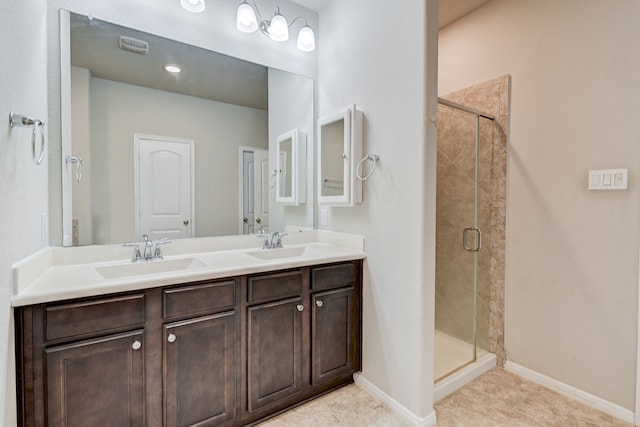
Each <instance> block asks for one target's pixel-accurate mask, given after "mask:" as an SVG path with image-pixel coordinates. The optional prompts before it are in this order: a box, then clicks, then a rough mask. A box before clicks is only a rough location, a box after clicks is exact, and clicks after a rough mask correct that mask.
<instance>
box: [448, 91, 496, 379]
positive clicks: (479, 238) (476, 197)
mask: <svg viewBox="0 0 640 427" xmlns="http://www.w3.org/2000/svg"><path fill="white" fill-rule="evenodd" d="M438 104H441V105H445V106H447V107H449V108H452V109H454V110H459V111H463V112H465V113H470V114H473V115H475V116H476V127H475V162H474V169H475V170H474V212H473V222H474V224H473V226H472V227H465V228H464V229H463V231H462V246H463V248H464V249H465V250H466V251H469V252H472V253H473V314H472V319H473V323H472V327H473V335H472V345H473V360H472V362H475V361H476V360H477V359H478V357H477V356H478V355H477V351H478V262H479V260H478V252H479V251H480V249H481V247H482V232H481V230H480V228H479V227H478V226H479V200H480V197H479V196H480V195H479V180H480V136H481V135H480V118H485V119H488V120H491V121H492V122H495V116H493V115H491V114H487V113H485V112H483V111H480V110H477V109H475V108H472V107H467V106H466V105H462V104H458V103H456V102H453V101H449V100H447V99H444V98H440V97H439V98H438ZM469 232H474V233H476V237H475V240H474V246H473V247H471V246H469V245H468V233H469ZM464 366H466V365H464ZM460 368H462V366H461V367H460ZM460 368H457V369H455V370H454V371H452V372H450V373H448V374H446V375H449V374H451V373H453V372H455V371H457V370H458V369H460ZM446 375H445V376H446Z"/></svg>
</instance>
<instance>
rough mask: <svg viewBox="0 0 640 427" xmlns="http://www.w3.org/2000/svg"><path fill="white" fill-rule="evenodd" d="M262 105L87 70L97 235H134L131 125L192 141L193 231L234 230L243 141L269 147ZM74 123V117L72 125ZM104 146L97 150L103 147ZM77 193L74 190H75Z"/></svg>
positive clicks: (112, 238) (105, 238)
mask: <svg viewBox="0 0 640 427" xmlns="http://www.w3.org/2000/svg"><path fill="white" fill-rule="evenodd" d="M267 116H268V114H267V111H266V110H260V109H256V108H248V107H241V106H238V105H231V104H225V103H222V102H215V101H209V100H205V99H202V98H195V97H192V96H185V95H180V94H175V93H170V92H164V91H159V90H155V89H148V88H143V87H139V86H132V85H128V84H123V83H117V82H113V81H109V80H104V79H98V78H91V129H92V136H91V145H92V151H93V154H94V157H93V159H92V160H93V161H92V163H93V165H94V166H95V167H94V169H93V170H90V169H87V172H88V173H91V174H92V181H93V186H94V188H93V190H94V191H93V198H94V202H95V203H102V204H103V206H102V207H99V206H94V224H95V226H96V227H99V228H100V230H94V236H95V241H96V243H117V242H123V241H132V240H135V238H136V236H135V230H134V228H135V227H134V225H135V224H134V221H133V218H134V214H135V212H134V210H135V209H134V202H135V200H134V199H135V197H134V188H133V171H134V157H133V151H134V150H133V140H134V134H135V133H142V134H148V135H157V136H165V137H171V138H186V139H192V140H193V141H194V156H195V165H194V171H195V199H196V200H195V212H194V219H195V235H196V237H201V236H223V235H230V234H237V232H238V224H239V220H240V217H241V213H240V212H239V211H238V206H239V191H238V189H239V188H240V183H239V179H238V176H239V175H238V155H239V154H238V153H239V148H240V147H241V146H248V147H257V148H263V149H266V148H267V147H268V117H267ZM74 126H75V125H74ZM100 150H102V152H101V151H100ZM74 196H75V194H74Z"/></svg>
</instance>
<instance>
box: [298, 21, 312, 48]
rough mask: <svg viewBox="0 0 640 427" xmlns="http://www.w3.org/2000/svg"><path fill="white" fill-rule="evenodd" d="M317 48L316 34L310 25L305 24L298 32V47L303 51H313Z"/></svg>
mask: <svg viewBox="0 0 640 427" xmlns="http://www.w3.org/2000/svg"><path fill="white" fill-rule="evenodd" d="M315 48H316V36H315V34H313V30H312V29H311V27H310V26H308V25H305V26H304V27H302V28H300V32H299V33H298V49H300V50H301V51H303V52H311V51H313V50H315Z"/></svg>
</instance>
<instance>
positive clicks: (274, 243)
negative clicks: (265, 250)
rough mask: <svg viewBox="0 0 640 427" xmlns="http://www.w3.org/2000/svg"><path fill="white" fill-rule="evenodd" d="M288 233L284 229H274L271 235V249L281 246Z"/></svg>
mask: <svg viewBox="0 0 640 427" xmlns="http://www.w3.org/2000/svg"><path fill="white" fill-rule="evenodd" d="M286 235H287V233H285V232H284V231H274V232H273V234H272V235H271V249H275V248H281V247H282V238H283V237H284V236H286Z"/></svg>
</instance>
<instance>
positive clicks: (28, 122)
mask: <svg viewBox="0 0 640 427" xmlns="http://www.w3.org/2000/svg"><path fill="white" fill-rule="evenodd" d="M9 124H10V125H11V127H12V128H14V127H31V128H33V129H32V131H31V157H33V163H35V164H36V166H38V165H40V164H41V163H42V160H43V159H44V122H43V121H42V120H38V119H34V118H31V117H29V116H25V115H22V114H14V113H9ZM38 128H39V129H40V152H39V153H38V154H37V155H36V134H37V133H38Z"/></svg>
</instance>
